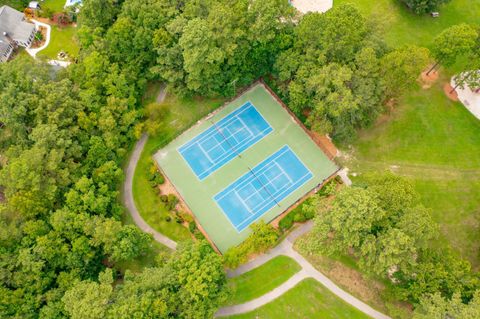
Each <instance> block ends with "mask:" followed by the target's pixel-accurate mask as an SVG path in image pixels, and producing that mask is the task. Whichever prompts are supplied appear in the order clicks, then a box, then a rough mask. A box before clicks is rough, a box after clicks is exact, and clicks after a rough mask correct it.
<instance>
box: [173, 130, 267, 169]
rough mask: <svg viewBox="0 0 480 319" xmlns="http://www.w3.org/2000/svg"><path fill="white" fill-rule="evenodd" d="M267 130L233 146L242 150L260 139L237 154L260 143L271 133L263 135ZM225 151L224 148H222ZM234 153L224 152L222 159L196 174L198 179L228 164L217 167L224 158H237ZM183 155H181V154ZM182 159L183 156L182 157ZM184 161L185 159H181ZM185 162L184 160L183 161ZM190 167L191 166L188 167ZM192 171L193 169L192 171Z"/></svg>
mask: <svg viewBox="0 0 480 319" xmlns="http://www.w3.org/2000/svg"><path fill="white" fill-rule="evenodd" d="M269 129H272V128H271V127H269V128H266V129H265V130H263V131H261V132H260V133H259V134H258V135H256V136H255V137H254V138H251V139H249V140H248V141H246V140H244V141H243V142H242V143H241V144H239V145H235V147H239V148H242V147H244V146H245V144H246V143H250V142H251V141H252V140H255V139H257V138H258V137H260V138H259V139H258V140H257V141H255V143H253V144H251V145H249V146H248V147H247V148H246V149H244V150H242V151H241V152H238V153H239V154H240V153H242V152H244V151H245V150H247V149H249V148H250V147H252V146H253V145H255V144H257V143H258V142H260V141H261V140H262V139H263V138H264V137H265V136H267V135H268V134H270V133H271V132H273V129H272V130H271V131H270V132H268V133H267V134H265V131H267V130H269ZM222 148H223V146H222ZM224 149H225V148H224ZM235 153H236V152H235V151H233V150H232V151H231V152H225V153H224V155H222V157H221V158H220V159H219V160H217V161H216V162H214V165H212V166H210V167H209V168H208V169H206V170H204V171H203V172H202V173H200V174H198V178H200V179H203V178H205V177H206V176H208V175H209V173H212V172H215V171H216V170H218V169H219V168H221V167H222V166H224V165H226V164H228V163H229V162H230V160H228V161H226V162H225V163H222V164H221V165H220V166H217V165H218V164H219V163H221V162H222V161H224V160H225V159H226V158H228V157H229V156H231V155H232V154H234V156H233V157H235V156H237V155H236V154H235ZM182 155H183V154H182ZM182 157H183V156H182ZM183 158H184V159H185V157H183ZM185 161H186V159H185ZM186 162H187V164H188V165H189V166H190V163H188V161H186ZM190 167H192V166H190ZM192 170H193V169H192ZM206 173H208V174H207V175H206V176H205V177H203V178H202V177H200V176H204V174H206Z"/></svg>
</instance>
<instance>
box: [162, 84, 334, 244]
mask: <svg viewBox="0 0 480 319" xmlns="http://www.w3.org/2000/svg"><path fill="white" fill-rule="evenodd" d="M154 158H155V160H156V161H157V163H158V165H159V166H160V168H161V169H162V171H163V173H164V174H165V175H166V176H167V178H168V179H169V180H170V181H171V182H172V184H173V185H174V186H175V187H176V189H177V191H178V192H179V194H180V196H182V198H183V199H184V201H185V202H186V204H187V205H188V206H189V208H190V209H191V211H192V212H193V214H194V215H195V217H196V219H197V221H198V222H199V223H200V224H201V226H202V227H203V228H204V229H205V231H206V232H207V234H208V236H209V237H210V239H211V240H212V241H213V242H214V243H215V245H216V246H217V248H218V249H219V250H220V251H221V252H222V253H223V252H225V251H226V250H227V249H228V248H230V247H232V246H235V245H238V244H240V243H241V242H242V241H243V240H244V239H245V238H246V237H247V236H248V235H249V233H250V228H249V226H250V225H251V224H252V223H254V222H255V221H258V220H260V219H262V220H264V221H265V222H270V221H271V220H273V219H274V218H275V217H277V216H278V215H280V214H281V213H283V212H284V211H286V210H287V209H288V208H289V207H290V206H292V205H293V204H295V203H296V202H297V201H298V200H299V199H301V198H302V197H303V196H304V195H305V194H307V193H308V192H310V191H311V190H313V189H314V188H316V187H318V186H319V185H321V184H322V183H323V182H324V181H325V180H326V179H328V178H329V177H330V176H332V175H333V174H335V172H336V171H337V169H338V168H337V166H336V165H335V164H334V163H333V162H332V161H330V160H329V159H328V157H327V156H326V155H325V154H324V153H323V152H322V150H321V149H320V148H319V147H318V146H317V145H316V144H315V143H314V142H313V141H312V139H311V138H310V137H309V135H308V134H307V133H306V132H305V131H304V129H303V128H302V127H301V125H299V124H298V123H297V121H296V120H295V118H294V117H293V116H292V115H291V114H290V113H289V112H288V111H287V110H286V109H285V108H284V107H283V106H282V105H281V104H280V103H279V102H278V99H277V98H276V97H275V96H274V95H273V94H272V93H270V90H268V89H267V87H266V86H265V85H264V84H263V83H257V84H256V85H254V86H252V87H251V88H250V89H249V90H248V91H246V92H245V93H243V94H242V95H240V96H239V97H237V98H236V99H235V100H233V101H232V102H230V103H229V104H227V105H225V106H224V107H222V108H220V109H219V110H217V111H216V112H214V113H212V114H210V115H209V116H207V117H206V118H204V119H202V120H201V121H199V122H198V123H197V124H196V125H195V126H194V127H192V128H190V129H189V130H188V131H186V132H185V133H183V134H182V135H181V136H179V137H178V138H177V139H175V140H174V141H173V142H171V143H170V144H169V145H168V146H166V147H165V148H163V149H161V150H159V151H158V152H157V153H156V154H155V155H154Z"/></svg>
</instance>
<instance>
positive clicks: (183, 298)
mask: <svg viewBox="0 0 480 319" xmlns="http://www.w3.org/2000/svg"><path fill="white" fill-rule="evenodd" d="M226 289H227V281H226V276H225V272H224V270H223V265H222V260H221V257H220V256H218V255H217V254H216V253H215V252H214V251H213V250H212V249H211V247H210V246H209V245H208V243H206V242H200V243H192V242H189V243H186V244H184V245H181V246H179V249H178V250H177V251H176V252H175V253H174V254H173V255H172V256H171V258H170V259H169V260H168V261H167V263H166V264H165V265H163V266H161V267H154V268H147V269H145V270H144V271H143V272H141V273H137V274H134V273H130V272H127V273H126V274H125V278H124V281H123V283H122V284H121V285H115V286H113V278H112V271H111V270H110V269H107V270H106V271H104V272H103V273H101V274H100V276H99V282H98V283H97V282H92V281H90V280H88V281H82V282H77V283H75V285H74V286H73V287H72V288H70V289H69V290H68V291H67V292H66V293H65V296H64V297H63V299H62V300H63V302H64V305H65V311H67V313H68V314H69V315H70V316H71V317H72V318H100V317H101V318H125V319H126V318H132V317H142V318H211V317H213V315H214V313H215V312H216V311H217V309H218V307H219V306H220V305H221V304H222V303H223V302H225V299H226V297H227V294H226ZM87 308H88V309H87Z"/></svg>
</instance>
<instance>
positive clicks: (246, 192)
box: [214, 145, 313, 232]
mask: <svg viewBox="0 0 480 319" xmlns="http://www.w3.org/2000/svg"><path fill="white" fill-rule="evenodd" d="M312 177H313V174H312V172H310V170H309V169H308V168H307V167H306V166H305V165H304V164H303V163H302V162H301V161H300V159H299V158H298V156H297V155H296V154H295V153H294V152H293V151H292V150H291V149H290V147H288V145H285V146H284V147H282V148H281V149H280V150H278V151H277V152H275V153H274V154H272V155H271V156H270V157H268V158H267V159H266V160H264V161H263V162H261V163H260V164H258V165H257V166H256V167H255V168H253V169H251V170H250V169H248V172H247V173H246V174H245V175H243V176H242V177H240V178H239V179H237V180H236V181H235V182H233V183H232V184H230V185H229V186H227V187H226V188H225V189H224V190H223V191H221V192H220V193H218V194H217V195H216V196H215V197H214V199H215V201H216V202H217V204H218V205H219V206H220V208H221V209H222V211H223V212H224V213H225V215H226V216H227V217H228V219H229V220H230V222H231V223H232V225H233V227H235V229H236V230H237V231H238V232H240V231H242V230H244V229H245V228H247V227H248V226H250V224H252V223H253V222H254V221H255V220H257V219H258V218H259V217H261V216H262V215H263V214H264V213H266V212H267V211H269V210H270V209H271V208H272V207H274V206H281V205H280V202H281V201H282V200H283V199H284V198H285V197H287V196H288V195H290V194H291V193H292V192H293V191H295V190H296V189H297V188H299V187H300V186H302V185H303V184H304V183H306V182H307V181H308V180H309V179H311V178H312Z"/></svg>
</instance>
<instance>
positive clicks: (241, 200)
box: [235, 191, 254, 215]
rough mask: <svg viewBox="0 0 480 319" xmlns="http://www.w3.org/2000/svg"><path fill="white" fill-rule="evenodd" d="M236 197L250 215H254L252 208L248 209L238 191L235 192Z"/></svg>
mask: <svg viewBox="0 0 480 319" xmlns="http://www.w3.org/2000/svg"><path fill="white" fill-rule="evenodd" d="M235 195H236V196H237V198H238V200H239V201H240V203H242V205H243V206H244V207H245V208H246V209H247V211H248V212H249V213H250V215H253V214H254V212H252V210H251V209H250V207H248V205H247V203H245V202H244V201H243V199H242V197H241V196H240V195H239V194H238V193H237V191H235Z"/></svg>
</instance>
